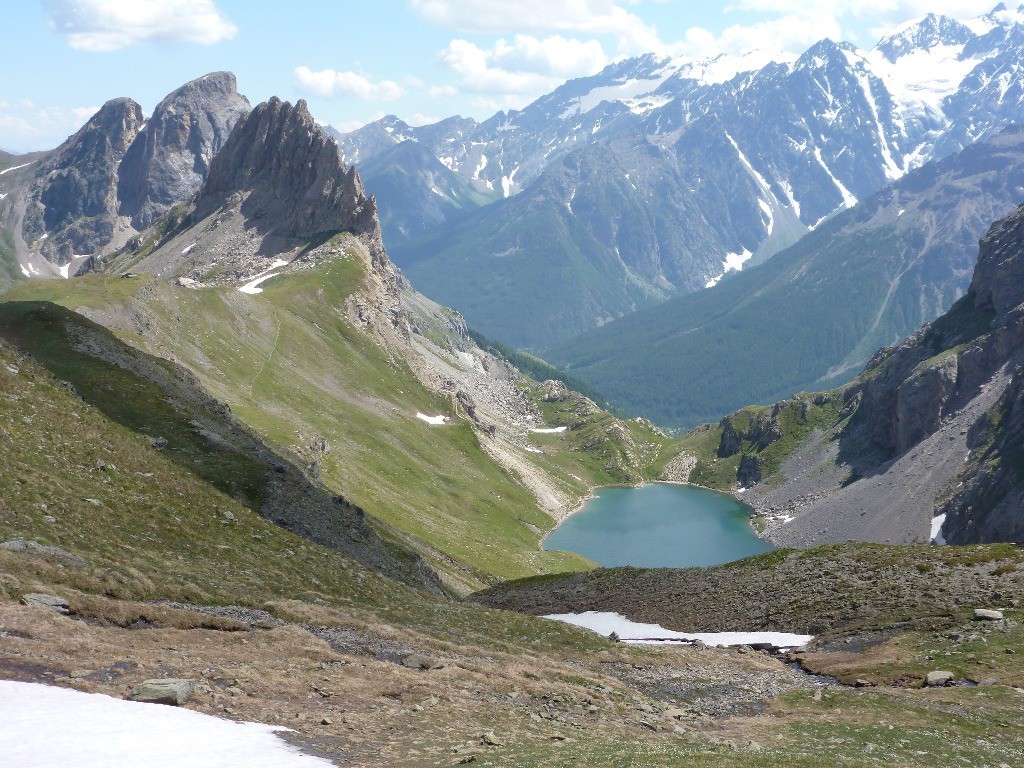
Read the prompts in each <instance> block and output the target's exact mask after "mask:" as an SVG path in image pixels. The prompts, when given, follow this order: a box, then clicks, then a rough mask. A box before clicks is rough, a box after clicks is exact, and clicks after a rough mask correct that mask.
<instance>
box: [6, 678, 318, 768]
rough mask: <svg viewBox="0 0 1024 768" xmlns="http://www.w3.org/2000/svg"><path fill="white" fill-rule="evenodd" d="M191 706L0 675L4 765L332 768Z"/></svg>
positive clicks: (262, 730) (268, 730) (262, 731)
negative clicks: (12, 679) (30, 681)
mask: <svg viewBox="0 0 1024 768" xmlns="http://www.w3.org/2000/svg"><path fill="white" fill-rule="evenodd" d="M286 730H288V729H287V728H281V727H275V726H270V725H261V724H259V723H236V722H234V721H232V720H223V719H221V718H218V717H213V716H211V715H204V714H202V713H201V712H193V711H192V710H190V709H179V708H178V707H170V706H166V705H163V704H143V703H140V702H134V701H124V700H122V699H115V698H112V697H110V696H104V695H101V694H97V693H83V692H82V691H75V690H71V689H68V688H57V687H54V686H49V685H41V684H39V683H19V682H14V681H10V680H0V765H2V766H3V767H4V768H52V767H53V766H75V768H114V767H115V766H125V765H136V764H139V763H144V764H145V765H146V767H147V768H330V766H332V765H333V764H332V763H330V762H328V761H327V760H322V759H320V758H318V757H311V756H309V755H304V754H302V753H300V752H298V751H297V750H296V749H295V748H294V747H292V746H291V745H290V744H288V743H287V742H285V741H283V740H282V739H281V738H279V737H278V736H277V735H275V733H274V732H275V731H286Z"/></svg>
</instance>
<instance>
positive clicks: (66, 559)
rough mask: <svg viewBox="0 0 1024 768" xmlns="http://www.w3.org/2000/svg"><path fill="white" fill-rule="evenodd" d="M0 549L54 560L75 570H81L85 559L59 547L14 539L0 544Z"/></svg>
mask: <svg viewBox="0 0 1024 768" xmlns="http://www.w3.org/2000/svg"><path fill="white" fill-rule="evenodd" d="M0 549H6V550H7V551H8V552H17V553H19V554H22V555H33V556H36V557H42V558H45V559H47V560H56V561H57V562H59V563H61V564H62V565H70V566H74V567H76V568H81V567H82V566H84V565H85V564H86V563H85V558H84V557H82V556H81V555H76V554H74V553H73V552H68V551H67V550H66V549H61V548H60V547H50V546H47V545H45V544H40V543H39V542H38V541H25V540H24V539H14V540H12V541H5V542H4V543H3V544H0Z"/></svg>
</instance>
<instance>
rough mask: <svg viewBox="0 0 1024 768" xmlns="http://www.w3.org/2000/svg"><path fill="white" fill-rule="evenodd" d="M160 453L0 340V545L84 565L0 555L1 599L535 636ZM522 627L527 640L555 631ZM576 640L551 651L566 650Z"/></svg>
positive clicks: (453, 635)
mask: <svg viewBox="0 0 1024 768" xmlns="http://www.w3.org/2000/svg"><path fill="white" fill-rule="evenodd" d="M114 386H116V384H114ZM124 394H128V393H124ZM168 454H169V451H168V452H158V451H156V450H154V449H153V448H152V447H151V446H150V445H149V442H148V440H147V439H146V438H145V436H143V435H140V434H138V433H137V432H135V431H134V430H131V429H129V428H128V427H125V426H123V425H121V424H118V423H117V422H115V421H112V420H111V419H110V418H108V417H107V416H106V415H105V414H104V413H102V412H101V411H99V410H97V409H95V408H93V407H92V406H90V405H88V404H86V403H85V402H83V401H82V400H81V399H80V398H79V397H77V396H76V395H75V394H74V393H72V392H71V391H70V390H69V389H68V388H67V387H66V386H64V385H63V384H62V383H61V381H60V380H59V379H57V378H56V377H54V376H53V375H52V374H50V373H49V372H48V371H47V370H46V369H45V368H43V367H42V366H40V365H39V364H38V363H36V362H35V360H34V359H32V358H28V357H25V356H24V355H23V354H22V353H20V352H18V351H17V350H16V349H14V348H12V347H11V346H10V345H8V344H7V343H6V342H2V341H0V468H2V471H0V541H8V540H11V539H14V538H19V537H21V538H26V539H30V540H35V541H38V542H40V543H42V544H46V545H50V546H59V547H62V548H64V549H65V550H68V551H70V552H73V553H76V554H79V555H82V556H83V557H85V558H86V561H87V563H88V564H87V566H86V567H84V568H70V567H69V568H65V567H54V566H52V565H49V564H47V563H45V562H42V561H39V560H35V559H32V558H26V557H24V556H21V555H14V554H10V553H7V552H4V551H3V550H0V597H2V598H11V597H18V596H20V595H21V594H22V593H23V592H25V591H31V589H30V587H31V585H32V584H33V583H35V582H37V581H40V580H42V581H45V582H47V583H49V584H51V585H63V586H66V587H69V588H72V589H76V590H81V591H82V592H85V593H94V594H103V595H107V596H109V597H114V598H118V599H125V600H153V599H161V598H165V599H173V600H186V601H197V602H211V603H225V604H238V605H254V606H260V605H262V604H263V602H265V601H268V600H300V601H305V602H315V601H326V602H328V603H329V604H332V605H337V606H344V607H346V608H348V609H351V610H353V611H355V612H356V613H359V612H364V613H367V614H372V615H374V616H379V617H382V618H384V619H385V620H387V621H390V622H395V623H397V624H401V625H408V626H416V627H418V628H420V629H422V630H425V631H430V632H433V633H436V634H437V635H438V636H440V637H446V638H449V639H459V640H466V641H469V640H473V641H480V642H485V643H488V644H490V645H491V647H498V645H500V643H497V641H498V639H499V638H501V637H502V635H503V633H504V632H505V631H506V630H508V629H509V628H510V627H515V631H516V632H517V633H519V632H521V633H522V634H523V636H530V635H531V634H533V633H532V632H531V630H529V629H528V628H527V627H528V626H529V621H528V619H526V618H525V617H522V618H520V617H515V616H509V617H504V618H503V621H502V624H501V628H500V629H499V628H498V627H497V626H496V622H495V620H494V618H493V615H492V614H493V612H487V611H480V610H476V609H469V608H464V607H462V606H461V605H459V604H457V603H451V602H448V601H445V600H441V599H433V598H430V597H428V596H425V595H423V594H422V593H419V592H416V591H414V590H411V589H408V588H406V587H403V586H401V585H399V584H396V583H394V582H392V581H389V580H387V579H385V578H383V577H381V576H378V575H377V574H375V573H373V572H371V571H368V570H366V569H365V568H363V567H362V566H360V565H358V564H357V563H354V562H352V561H351V560H348V559H347V558H345V557H343V556H342V555H340V554H339V553H337V552H334V551H333V550H330V549H327V548H325V547H321V546H319V545H316V544H313V543H310V542H308V541H306V540H305V539H302V538H300V537H299V536H297V535H295V534H293V533H290V532H289V531H287V530H284V529H282V528H279V527H277V526H275V525H273V524H272V523H270V522H268V521H266V520H265V519H263V518H262V517H260V516H259V515H258V514H256V513H255V512H253V511H252V510H251V509H250V508H249V507H247V506H246V505H245V504H243V503H242V502H241V501H240V500H237V499H235V498H233V497H232V496H231V495H228V494H226V493H223V492H222V491H220V490H218V489H216V488H215V487H214V486H212V485H210V484H209V483H206V482H202V481H201V480H200V479H199V478H197V477H196V475H195V474H194V473H193V472H192V471H190V470H189V469H188V468H187V467H185V466H183V465H182V464H181V463H179V462H176V461H174V460H172V458H171V457H170V456H169V455H168ZM101 465H103V466H105V467H106V468H105V469H100V466H101ZM89 499H94V500H96V501H98V502H99V504H94V503H93V502H91V501H89ZM509 622H511V624H510V623H509ZM534 623H535V624H536V625H537V632H536V634H534V637H543V636H551V637H554V636H557V635H558V634H559V632H558V627H551V626H549V625H546V624H542V623H537V622H534ZM552 630H554V632H552ZM575 634H577V633H571V632H570V633H568V635H567V636H565V637H563V639H562V640H555V641H554V642H555V646H557V645H562V647H569V646H573V647H574V646H575V645H576V644H577V643H578V638H577V637H575V636H574V635H575ZM555 646H551V647H555Z"/></svg>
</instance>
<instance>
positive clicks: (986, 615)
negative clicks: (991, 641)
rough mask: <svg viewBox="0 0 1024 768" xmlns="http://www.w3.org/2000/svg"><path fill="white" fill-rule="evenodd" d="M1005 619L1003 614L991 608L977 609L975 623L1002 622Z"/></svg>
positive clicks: (975, 610)
mask: <svg viewBox="0 0 1024 768" xmlns="http://www.w3.org/2000/svg"><path fill="white" fill-rule="evenodd" d="M1002 618H1003V612H1002V611H997V610H994V609H991V608H975V609H974V619H975V621H1000V620H1001V619H1002Z"/></svg>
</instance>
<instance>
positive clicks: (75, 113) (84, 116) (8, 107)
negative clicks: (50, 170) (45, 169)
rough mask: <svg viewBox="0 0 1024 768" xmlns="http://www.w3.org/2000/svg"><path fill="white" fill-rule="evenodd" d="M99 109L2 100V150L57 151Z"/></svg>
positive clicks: (0, 121)
mask: <svg viewBox="0 0 1024 768" xmlns="http://www.w3.org/2000/svg"><path fill="white" fill-rule="evenodd" d="M98 110H99V107H71V108H67V107H46V106H42V105H40V104H36V103H35V102H34V101H30V100H29V99H21V100H18V101H2V100H0V146H3V148H4V149H7V150H10V151H13V152H32V151H36V150H40V149H53V148H54V147H56V146H58V145H60V144H61V143H62V142H63V141H64V140H65V139H66V138H67V137H68V136H70V135H71V134H73V133H75V132H76V131H77V130H78V129H79V128H81V127H82V126H83V125H84V124H85V122H86V121H87V120H88V119H89V118H90V117H92V116H93V115H94V114H96V112H97V111H98Z"/></svg>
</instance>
